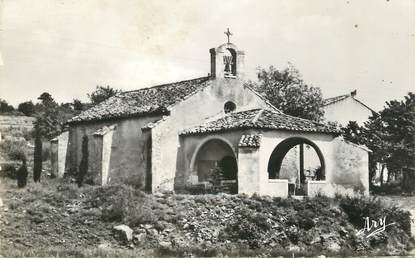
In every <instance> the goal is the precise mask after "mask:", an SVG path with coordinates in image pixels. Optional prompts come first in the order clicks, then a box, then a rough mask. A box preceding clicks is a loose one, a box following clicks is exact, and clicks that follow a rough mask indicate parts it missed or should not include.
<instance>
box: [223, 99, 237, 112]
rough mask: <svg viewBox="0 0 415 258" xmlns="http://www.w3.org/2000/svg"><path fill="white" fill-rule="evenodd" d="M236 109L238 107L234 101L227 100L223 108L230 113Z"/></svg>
mask: <svg viewBox="0 0 415 258" xmlns="http://www.w3.org/2000/svg"><path fill="white" fill-rule="evenodd" d="M235 109H236V105H235V103H233V102H232V101H228V102H226V103H225V106H224V107H223V110H224V111H225V113H230V112H232V111H234V110H235Z"/></svg>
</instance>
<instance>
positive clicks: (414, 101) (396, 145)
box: [380, 92, 415, 190]
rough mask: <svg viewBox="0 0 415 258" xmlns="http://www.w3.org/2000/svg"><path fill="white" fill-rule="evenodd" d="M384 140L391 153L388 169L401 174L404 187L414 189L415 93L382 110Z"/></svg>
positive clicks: (388, 159)
mask: <svg viewBox="0 0 415 258" xmlns="http://www.w3.org/2000/svg"><path fill="white" fill-rule="evenodd" d="M380 116H381V120H382V131H383V133H384V137H383V139H382V140H383V141H385V142H386V144H387V150H388V152H389V155H388V157H387V159H386V163H387V166H388V170H390V171H391V172H392V173H394V174H395V175H396V174H401V176H402V181H401V182H402V187H403V188H404V189H405V190H414V189H415V187H414V184H415V174H414V170H415V159H414V157H415V94H414V93H413V92H410V93H408V95H407V96H405V99H404V100H401V101H397V100H392V101H389V102H387V103H386V107H385V108H384V109H383V110H382V111H381V112H380Z"/></svg>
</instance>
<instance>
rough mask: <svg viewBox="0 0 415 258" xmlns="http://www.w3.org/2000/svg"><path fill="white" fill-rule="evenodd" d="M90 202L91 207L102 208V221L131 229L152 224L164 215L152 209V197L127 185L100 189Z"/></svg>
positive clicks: (153, 201) (153, 202) (153, 203)
mask: <svg viewBox="0 0 415 258" xmlns="http://www.w3.org/2000/svg"><path fill="white" fill-rule="evenodd" d="M91 202H92V203H93V205H92V206H93V207H100V206H101V207H102V219H103V220H104V221H109V222H113V221H117V222H122V223H124V224H127V225H129V226H131V227H133V226H138V225H139V224H144V223H154V222H155V221H157V220H158V219H159V218H161V217H163V216H164V213H162V212H161V213H160V212H158V211H155V210H153V209H152V207H153V206H154V205H155V200H154V199H153V197H152V196H150V195H149V196H147V195H146V194H144V193H143V192H142V191H140V190H137V189H134V188H132V187H131V186H127V185H113V186H107V187H103V188H100V189H99V190H98V191H97V192H95V193H94V194H92V196H91ZM157 212H158V213H157Z"/></svg>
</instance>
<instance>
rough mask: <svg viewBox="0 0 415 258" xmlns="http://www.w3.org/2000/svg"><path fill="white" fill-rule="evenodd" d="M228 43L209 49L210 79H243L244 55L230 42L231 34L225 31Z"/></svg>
mask: <svg viewBox="0 0 415 258" xmlns="http://www.w3.org/2000/svg"><path fill="white" fill-rule="evenodd" d="M225 35H226V36H227V37H228V42H227V43H225V44H222V45H220V46H219V47H217V48H211V49H210V74H211V77H212V78H229V79H236V78H239V79H241V78H243V77H244V57H245V53H244V52H243V51H241V50H238V48H237V47H236V45H235V44H233V43H231V42H230V36H231V35H232V33H231V32H230V31H229V28H228V29H227V31H225Z"/></svg>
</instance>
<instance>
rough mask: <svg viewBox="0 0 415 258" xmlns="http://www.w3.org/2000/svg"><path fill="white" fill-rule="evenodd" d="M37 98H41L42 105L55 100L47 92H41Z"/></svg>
mask: <svg viewBox="0 0 415 258" xmlns="http://www.w3.org/2000/svg"><path fill="white" fill-rule="evenodd" d="M37 99H39V100H41V101H42V104H43V105H47V104H48V103H52V102H55V100H54V99H53V98H52V95H50V93H48V92H43V93H42V94H40V96H39V97H38V98H37Z"/></svg>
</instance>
